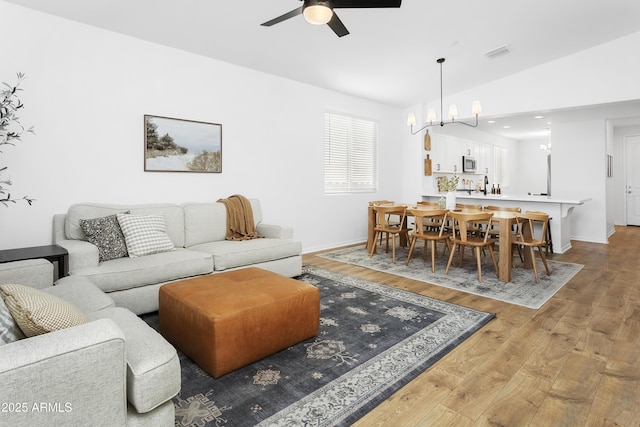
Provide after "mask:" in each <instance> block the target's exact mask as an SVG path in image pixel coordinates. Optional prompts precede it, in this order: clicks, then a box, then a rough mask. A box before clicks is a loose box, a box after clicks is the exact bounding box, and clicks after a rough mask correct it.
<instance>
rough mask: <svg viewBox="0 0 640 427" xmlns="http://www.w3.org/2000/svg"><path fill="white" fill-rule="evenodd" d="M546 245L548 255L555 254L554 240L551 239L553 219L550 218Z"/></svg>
mask: <svg viewBox="0 0 640 427" xmlns="http://www.w3.org/2000/svg"><path fill="white" fill-rule="evenodd" d="M546 240H547V242H546V245H545V247H544V249H545V251H546V252H547V254H549V253H553V240H552V239H551V217H549V222H548V223H547V236H546Z"/></svg>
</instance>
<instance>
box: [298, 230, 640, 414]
mask: <svg viewBox="0 0 640 427" xmlns="http://www.w3.org/2000/svg"><path fill="white" fill-rule="evenodd" d="M572 244H573V248H572V249H571V250H569V251H567V252H566V253H565V254H562V255H557V254H556V255H554V256H553V259H555V260H559V261H567V262H577V263H580V264H584V265H585V268H583V269H582V270H581V271H580V273H578V275H577V276H576V277H574V278H573V279H572V280H571V281H570V282H569V283H568V284H566V285H565V286H564V287H563V288H562V289H561V290H560V291H559V292H557V293H556V295H555V296H554V297H553V298H552V299H550V300H549V301H548V302H547V303H546V304H545V305H544V306H543V307H542V308H540V309H539V310H532V309H528V308H523V307H519V306H516V305H510V304H507V303H503V302H499V301H494V300H491V299H486V298H482V297H478V296H474V295H470V294H465V293H462V292H457V291H452V290H449V289H445V288H441V287H438V286H433V285H429V284H425V283H422V282H417V281H414V280H411V279H405V278H401V277H398V276H393V275H390V274H386V273H381V272H376V271H372V270H368V269H366V268H361V267H357V266H353V265H348V264H343V263H339V262H336V261H330V260H326V259H323V258H320V257H318V256H315V255H314V254H308V255H304V257H303V262H304V264H311V265H315V266H318V267H322V268H326V269H329V270H334V271H337V272H340V273H344V274H348V275H352V276H357V277H361V278H363V279H367V280H371V281H374V282H378V283H384V284H386V285H390V286H395V287H398V288H400V289H405V290H408V291H412V292H417V293H419V294H422V295H427V296H430V297H433V298H437V299H439V300H443V301H449V302H452V303H455V304H460V305H463V306H466V307H471V308H474V309H477V310H482V311H488V312H493V313H496V318H495V319H494V320H492V321H491V322H489V324H487V325H486V326H485V327H484V328H482V329H481V330H480V331H478V332H477V333H475V334H474V335H473V336H471V337H470V338H469V339H467V340H466V341H465V342H463V343H462V344H461V345H460V346H458V347H457V348H455V349H454V350H453V351H452V352H451V353H449V354H448V355H447V356H445V357H444V358H443V359H441V360H440V361H438V362H437V363H436V364H435V365H433V366H432V367H431V368H430V369H428V370H427V371H425V372H423V373H422V374H421V375H420V376H418V377H417V378H416V379H415V380H413V381H412V382H411V383H409V384H408V385H406V386H405V387H404V388H402V389H401V390H399V391H398V392H397V393H396V394H394V395H393V396H391V397H390V398H389V399H388V400H386V401H385V402H383V403H382V404H381V405H379V406H378V407H377V408H376V409H374V410H373V411H371V412H370V413H369V414H368V415H367V416H365V417H364V418H362V419H361V420H360V421H358V422H357V423H356V424H355V425H356V426H358V427H365V426H366V427H371V426H394V427H400V426H456V427H458V426H543V427H552V426H553V427H555V426H636V427H637V426H640V227H618V228H616V233H615V234H614V235H613V236H612V237H611V238H610V243H609V244H608V245H604V244H595V243H585V242H577V241H574V242H572ZM389 255H390V254H389ZM417 260H419V261H420V262H421V261H422V260H420V258H418V259H417ZM486 274H491V273H490V272H487V273H486ZM532 274H533V273H532ZM542 274H545V273H544V270H543V272H542ZM552 274H553V273H552Z"/></svg>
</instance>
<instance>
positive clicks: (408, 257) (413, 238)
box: [406, 236, 418, 265]
mask: <svg viewBox="0 0 640 427" xmlns="http://www.w3.org/2000/svg"><path fill="white" fill-rule="evenodd" d="M416 240H418V238H417V237H415V236H412V237H411V245H410V246H409V255H408V256H407V263H406V265H409V261H410V260H411V255H413V248H414V246H415V245H416Z"/></svg>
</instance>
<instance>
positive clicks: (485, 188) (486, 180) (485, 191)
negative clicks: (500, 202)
mask: <svg viewBox="0 0 640 427" xmlns="http://www.w3.org/2000/svg"><path fill="white" fill-rule="evenodd" d="M487 185H489V178H488V177H487V175H485V176H484V195H485V196H486V195H487Z"/></svg>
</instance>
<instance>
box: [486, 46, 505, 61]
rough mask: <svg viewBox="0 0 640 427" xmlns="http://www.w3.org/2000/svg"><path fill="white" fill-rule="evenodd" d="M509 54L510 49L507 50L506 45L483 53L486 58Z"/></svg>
mask: <svg viewBox="0 0 640 427" xmlns="http://www.w3.org/2000/svg"><path fill="white" fill-rule="evenodd" d="M509 52H511V49H509V45H508V44H505V45H502V46H500V47H497V48H495V49H491V50H490V51H488V52H485V53H484V54H485V55H486V56H487V57H488V58H495V57H496V56H500V55H504V54H505V53H509Z"/></svg>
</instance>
